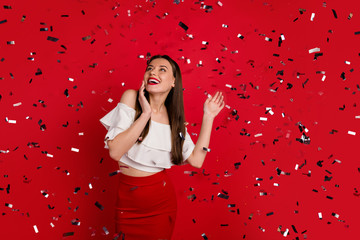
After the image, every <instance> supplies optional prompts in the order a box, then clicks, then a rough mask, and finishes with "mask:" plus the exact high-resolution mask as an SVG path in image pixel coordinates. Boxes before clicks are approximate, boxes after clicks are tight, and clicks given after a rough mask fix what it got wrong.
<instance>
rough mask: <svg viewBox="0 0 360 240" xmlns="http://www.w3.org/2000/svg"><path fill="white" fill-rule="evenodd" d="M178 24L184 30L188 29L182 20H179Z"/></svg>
mask: <svg viewBox="0 0 360 240" xmlns="http://www.w3.org/2000/svg"><path fill="white" fill-rule="evenodd" d="M179 26H180V27H182V28H183V29H184V30H185V31H187V30H188V29H189V27H188V26H186V25H185V24H184V23H183V22H179Z"/></svg>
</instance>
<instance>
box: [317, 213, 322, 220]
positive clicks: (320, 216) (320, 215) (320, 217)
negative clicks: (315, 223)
mask: <svg viewBox="0 0 360 240" xmlns="http://www.w3.org/2000/svg"><path fill="white" fill-rule="evenodd" d="M318 216H319V219H320V220H321V219H322V213H321V212H319V213H318Z"/></svg>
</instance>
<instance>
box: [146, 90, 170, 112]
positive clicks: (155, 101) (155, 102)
mask: <svg viewBox="0 0 360 240" xmlns="http://www.w3.org/2000/svg"><path fill="white" fill-rule="evenodd" d="M149 97H150V106H151V109H152V111H153V113H159V112H162V111H164V109H165V110H166V108H165V100H166V97H167V95H165V94H159V95H158V94H156V95H150V96H149Z"/></svg>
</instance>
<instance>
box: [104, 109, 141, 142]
mask: <svg viewBox="0 0 360 240" xmlns="http://www.w3.org/2000/svg"><path fill="white" fill-rule="evenodd" d="M134 119H135V109H133V108H131V107H129V106H127V105H126V104H124V103H118V105H117V106H116V107H115V108H114V109H112V110H111V111H110V112H109V113H108V114H106V115H105V116H104V117H102V118H101V119H100V122H101V123H102V125H103V126H104V127H105V128H106V130H108V132H107V134H106V135H105V139H104V143H105V148H107V149H108V148H109V146H108V145H107V141H108V140H113V139H114V138H115V137H116V136H117V135H118V134H119V133H121V132H123V131H125V130H126V129H128V128H129V127H130V126H131V124H132V123H133V122H134Z"/></svg>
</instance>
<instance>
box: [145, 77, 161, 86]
mask: <svg viewBox="0 0 360 240" xmlns="http://www.w3.org/2000/svg"><path fill="white" fill-rule="evenodd" d="M159 83H160V81H159V80H157V79H155V78H150V79H149V80H148V84H150V85H156V84H159Z"/></svg>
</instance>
